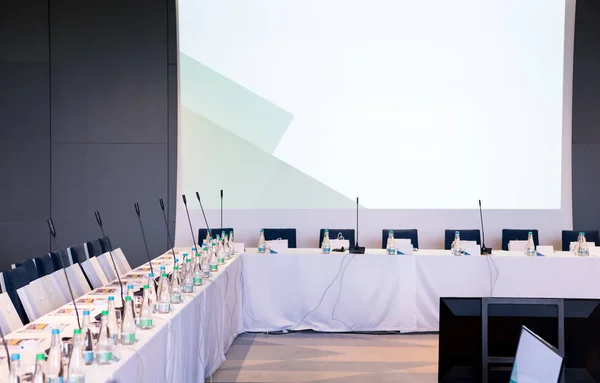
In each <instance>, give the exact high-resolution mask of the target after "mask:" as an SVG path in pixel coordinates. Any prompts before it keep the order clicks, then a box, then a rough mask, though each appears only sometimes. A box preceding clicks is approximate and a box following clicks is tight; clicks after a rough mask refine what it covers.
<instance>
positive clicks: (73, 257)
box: [67, 245, 87, 265]
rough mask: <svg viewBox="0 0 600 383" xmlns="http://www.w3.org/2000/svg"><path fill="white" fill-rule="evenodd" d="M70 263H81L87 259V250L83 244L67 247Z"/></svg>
mask: <svg viewBox="0 0 600 383" xmlns="http://www.w3.org/2000/svg"><path fill="white" fill-rule="evenodd" d="M67 254H69V262H70V264H71V265H72V264H75V263H81V262H83V261H85V260H86V259H87V252H86V251H85V248H84V247H83V245H77V246H71V247H69V248H68V249H67Z"/></svg>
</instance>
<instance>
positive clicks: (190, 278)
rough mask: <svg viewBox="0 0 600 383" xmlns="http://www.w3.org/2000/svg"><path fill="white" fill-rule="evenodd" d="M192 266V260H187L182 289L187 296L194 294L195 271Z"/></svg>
mask: <svg viewBox="0 0 600 383" xmlns="http://www.w3.org/2000/svg"><path fill="white" fill-rule="evenodd" d="M191 264H192V263H191V260H190V259H186V260H185V271H184V277H183V283H182V285H181V287H182V290H183V292H184V293H186V294H190V293H193V292H194V270H193V269H192V266H191Z"/></svg>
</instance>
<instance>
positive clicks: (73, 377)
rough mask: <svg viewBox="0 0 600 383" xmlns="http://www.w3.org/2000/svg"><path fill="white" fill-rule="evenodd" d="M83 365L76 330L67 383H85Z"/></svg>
mask: <svg viewBox="0 0 600 383" xmlns="http://www.w3.org/2000/svg"><path fill="white" fill-rule="evenodd" d="M127 298H129V297H125V299H127ZM61 364H62V362H61ZM84 365H85V362H84V360H83V350H82V348H81V329H78V328H76V329H75V330H74V331H73V350H72V351H71V356H70V357H69V378H68V379H67V382H68V383H85V373H84V371H83V368H84V367H83V366H84Z"/></svg>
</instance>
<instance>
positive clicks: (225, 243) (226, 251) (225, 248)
mask: <svg viewBox="0 0 600 383" xmlns="http://www.w3.org/2000/svg"><path fill="white" fill-rule="evenodd" d="M223 252H224V254H225V259H231V249H230V248H229V236H228V235H227V234H225V240H224V241H223Z"/></svg>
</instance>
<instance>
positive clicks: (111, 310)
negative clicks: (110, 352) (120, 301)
mask: <svg viewBox="0 0 600 383" xmlns="http://www.w3.org/2000/svg"><path fill="white" fill-rule="evenodd" d="M108 329H109V331H110V336H111V339H112V341H113V342H114V343H115V344H117V343H118V341H119V324H118V322H117V313H116V310H115V297H113V296H110V297H108Z"/></svg>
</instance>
